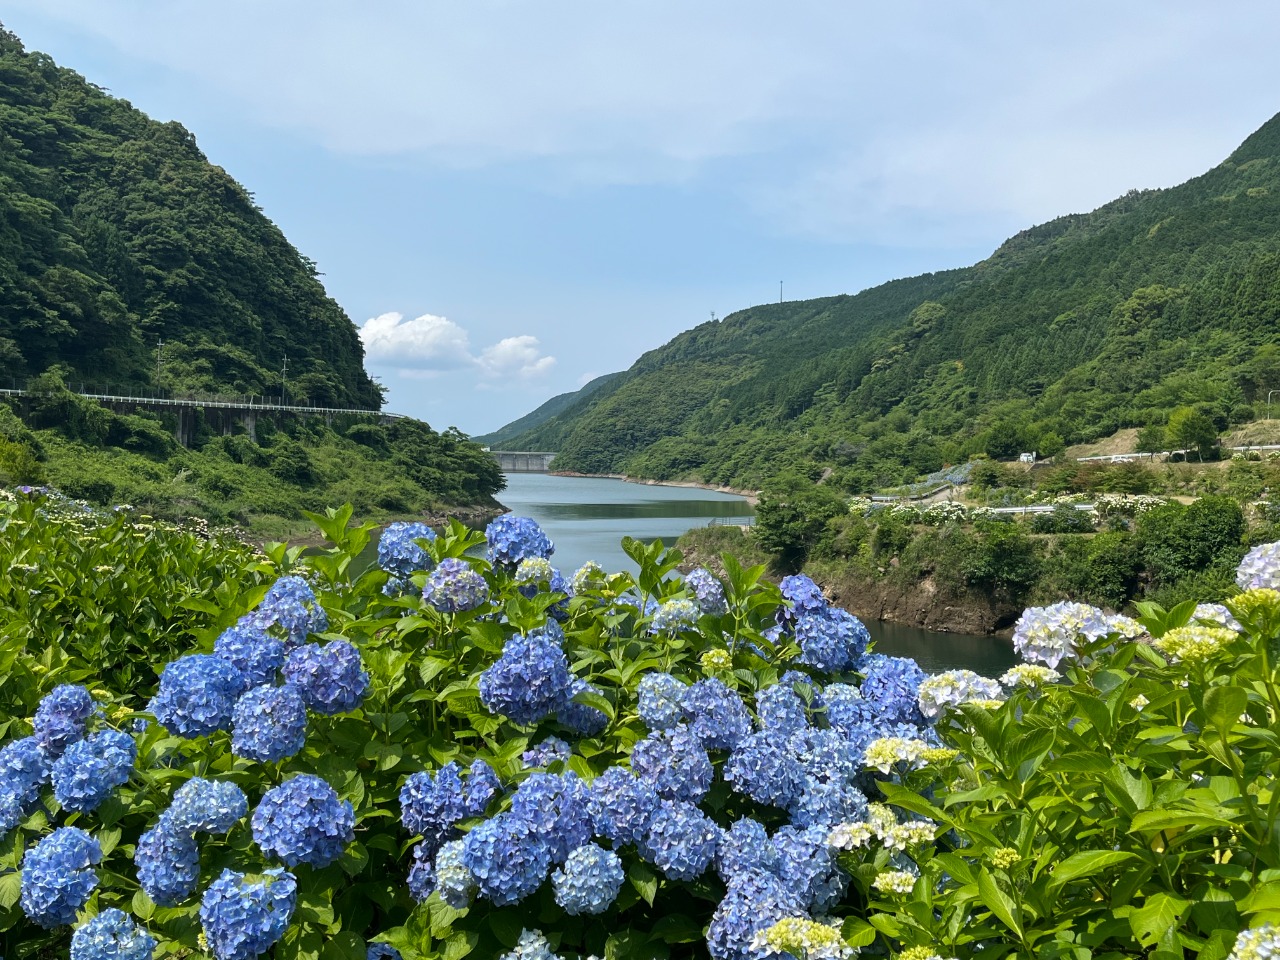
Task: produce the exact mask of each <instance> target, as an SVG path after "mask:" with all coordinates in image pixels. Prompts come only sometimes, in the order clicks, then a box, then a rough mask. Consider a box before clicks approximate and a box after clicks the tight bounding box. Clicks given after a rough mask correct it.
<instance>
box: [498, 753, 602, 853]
mask: <svg viewBox="0 0 1280 960" xmlns="http://www.w3.org/2000/svg"><path fill="white" fill-rule="evenodd" d="M587 794H588V790H587V786H586V784H584V783H583V782H582V781H581V780H580V779H578V775H577V774H576V773H574V772H573V771H571V770H570V771H566V772H564V773H532V774H530V775H529V777H528V778H527V779H526V780H525V781H524V782H523V783H522V784H520V786H519V787H518V788H517V789H516V792H515V794H514V795H513V796H512V797H511V814H512V815H513V816H516V817H520V818H521V819H522V820H527V821H528V822H529V823H531V824H532V825H533V826H534V827H535V828H536V829H537V831H538V835H539V836H540V837H542V839H543V842H544V843H545V844H546V845H547V847H548V849H549V850H550V853H551V860H552V862H553V863H563V862H564V858H565V857H567V856H568V855H569V851H570V850H573V849H575V848H576V847H580V846H582V845H583V844H584V843H586V842H587V841H588V840H590V839H591V835H592V823H591V811H590V809H589V808H588V806H587Z"/></svg>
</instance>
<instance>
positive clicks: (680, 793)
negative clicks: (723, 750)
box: [631, 727, 713, 803]
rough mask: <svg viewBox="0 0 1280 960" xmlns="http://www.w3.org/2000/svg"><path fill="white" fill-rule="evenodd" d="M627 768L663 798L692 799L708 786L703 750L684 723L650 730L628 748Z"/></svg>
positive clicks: (708, 763)
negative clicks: (630, 749)
mask: <svg viewBox="0 0 1280 960" xmlns="http://www.w3.org/2000/svg"><path fill="white" fill-rule="evenodd" d="M631 769H632V770H634V771H635V772H636V774H637V775H638V776H639V777H640V779H641V780H644V781H646V782H648V783H650V784H652V786H653V789H654V792H655V793H657V794H658V796H659V797H662V798H664V799H667V800H690V801H693V802H694V803H696V802H697V801H699V800H701V799H702V798H703V797H704V796H706V794H707V790H709V789H710V788H711V779H712V776H713V770H712V768H711V759H710V757H708V756H707V751H706V750H705V749H704V748H703V746H702V744H700V743H699V742H698V739H697V737H695V736H694V735H693V732H692V731H690V730H689V729H688V728H687V727H678V728H676V729H675V730H663V731H660V732H658V733H651V734H649V736H647V737H645V738H644V739H643V740H641V741H640V742H639V743H637V744H636V745H635V747H633V748H632V751H631Z"/></svg>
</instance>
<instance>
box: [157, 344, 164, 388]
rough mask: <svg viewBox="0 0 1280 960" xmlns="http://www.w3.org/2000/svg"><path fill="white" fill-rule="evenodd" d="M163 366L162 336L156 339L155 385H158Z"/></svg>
mask: <svg viewBox="0 0 1280 960" xmlns="http://www.w3.org/2000/svg"><path fill="white" fill-rule="evenodd" d="M163 367H164V338H163V337H161V338H159V339H157V340H156V386H159V385H160V371H161V369H163Z"/></svg>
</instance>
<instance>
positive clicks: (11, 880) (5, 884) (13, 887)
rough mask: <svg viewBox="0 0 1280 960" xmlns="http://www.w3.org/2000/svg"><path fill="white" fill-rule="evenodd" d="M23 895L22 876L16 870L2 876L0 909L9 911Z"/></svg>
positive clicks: (0, 881) (0, 877) (0, 880)
mask: <svg viewBox="0 0 1280 960" xmlns="http://www.w3.org/2000/svg"><path fill="white" fill-rule="evenodd" d="M21 893H22V874H20V873H18V872H17V871H16V870H15V871H14V872H13V873H6V874H4V875H3V876H0V909H3V910H8V909H9V908H10V907H12V906H13V905H14V904H15V903H17V902H18V897H19V896H20V895H21Z"/></svg>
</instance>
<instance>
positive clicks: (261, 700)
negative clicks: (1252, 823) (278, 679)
mask: <svg viewBox="0 0 1280 960" xmlns="http://www.w3.org/2000/svg"><path fill="white" fill-rule="evenodd" d="M231 723H232V732H231V752H232V753H234V754H235V755H236V756H237V757H245V758H246V759H249V760H258V761H261V762H263V763H266V762H270V761H273V760H284V759H285V758H287V757H292V756H293V755H294V754H295V753H297V752H298V751H299V750H301V749H302V747H303V745H304V744H305V743H306V742H307V705H306V703H305V702H304V701H303V699H302V694H301V692H300V691H299V690H298V688H297V687H294V686H293V685H292V684H285V685H284V686H283V687H265V686H264V687H255V688H254V689H252V690H250V691H249V692H248V693H246V694H245V695H244V696H242V697H241V698H240V699H239V700H237V701H236V704H235V709H234V710H233V712H232V719H231Z"/></svg>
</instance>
